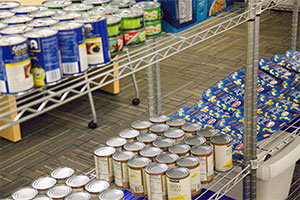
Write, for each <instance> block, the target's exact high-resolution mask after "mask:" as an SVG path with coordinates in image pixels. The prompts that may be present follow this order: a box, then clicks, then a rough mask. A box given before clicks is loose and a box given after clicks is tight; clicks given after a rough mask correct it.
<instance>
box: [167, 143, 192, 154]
mask: <svg viewBox="0 0 300 200" xmlns="http://www.w3.org/2000/svg"><path fill="white" fill-rule="evenodd" d="M190 149H191V147H190V146H189V145H187V144H174V145H172V146H170V147H169V148H168V150H169V152H171V153H176V154H182V153H187V152H189V150H190Z"/></svg>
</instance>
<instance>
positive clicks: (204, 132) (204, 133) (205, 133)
mask: <svg viewBox="0 0 300 200" xmlns="http://www.w3.org/2000/svg"><path fill="white" fill-rule="evenodd" d="M218 133H219V130H217V129H211V128H202V129H200V130H197V131H196V134H197V135H198V136H201V137H204V138H205V139H206V144H207V145H210V138H211V137H212V136H214V135H217V134H218Z"/></svg>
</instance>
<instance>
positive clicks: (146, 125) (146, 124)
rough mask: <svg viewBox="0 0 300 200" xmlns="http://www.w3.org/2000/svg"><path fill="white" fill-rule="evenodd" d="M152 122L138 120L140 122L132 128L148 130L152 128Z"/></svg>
mask: <svg viewBox="0 0 300 200" xmlns="http://www.w3.org/2000/svg"><path fill="white" fill-rule="evenodd" d="M151 125H152V124H151V122H148V121H143V120H138V121H135V122H133V123H132V124H131V127H132V128H134V129H138V130H140V129H147V128H149V127H150V126H151Z"/></svg>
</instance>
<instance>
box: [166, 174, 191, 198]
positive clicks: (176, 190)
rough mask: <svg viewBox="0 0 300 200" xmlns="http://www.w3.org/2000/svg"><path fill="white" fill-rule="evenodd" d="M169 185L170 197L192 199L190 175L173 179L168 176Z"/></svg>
mask: <svg viewBox="0 0 300 200" xmlns="http://www.w3.org/2000/svg"><path fill="white" fill-rule="evenodd" d="M167 187H168V189H167V190H168V199H183V200H191V199H192V195H191V180H190V176H188V177H186V178H184V179H181V180H173V179H169V178H167Z"/></svg>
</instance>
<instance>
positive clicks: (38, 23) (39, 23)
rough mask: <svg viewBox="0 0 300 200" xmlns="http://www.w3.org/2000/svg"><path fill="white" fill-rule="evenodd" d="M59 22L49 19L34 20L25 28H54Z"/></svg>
mask: <svg viewBox="0 0 300 200" xmlns="http://www.w3.org/2000/svg"><path fill="white" fill-rule="evenodd" d="M58 22H59V21H58V20H55V19H51V18H42V19H35V20H32V21H30V22H28V23H27V26H29V27H33V28H46V27H50V26H54V25H55V24H57V23H58Z"/></svg>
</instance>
